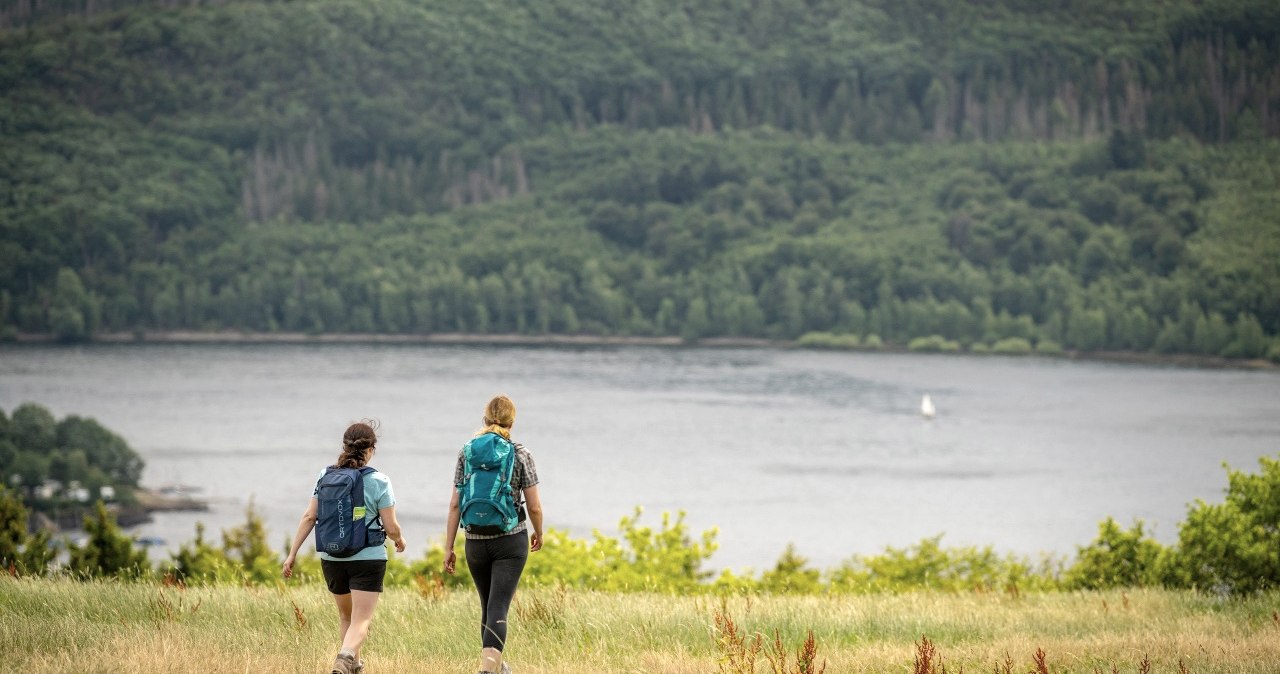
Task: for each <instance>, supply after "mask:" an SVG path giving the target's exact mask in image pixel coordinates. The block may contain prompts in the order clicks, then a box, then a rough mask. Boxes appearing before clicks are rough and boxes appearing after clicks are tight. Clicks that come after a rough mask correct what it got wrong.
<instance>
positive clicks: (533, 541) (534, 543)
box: [529, 531, 542, 552]
mask: <svg viewBox="0 0 1280 674" xmlns="http://www.w3.org/2000/svg"><path fill="white" fill-rule="evenodd" d="M541 549H542V534H540V533H538V532H536V531H535V532H533V535H532V536H530V537H529V551H530V552H537V551H539V550H541Z"/></svg>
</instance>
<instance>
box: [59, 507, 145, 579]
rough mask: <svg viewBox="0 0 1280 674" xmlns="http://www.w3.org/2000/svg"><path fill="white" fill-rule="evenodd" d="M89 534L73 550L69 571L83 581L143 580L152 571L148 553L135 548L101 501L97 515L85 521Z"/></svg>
mask: <svg viewBox="0 0 1280 674" xmlns="http://www.w3.org/2000/svg"><path fill="white" fill-rule="evenodd" d="M84 530H85V533H87V534H89V537H88V539H86V540H85V542H84V545H82V546H75V545H73V546H71V548H70V553H71V557H70V560H69V561H68V564H67V565H68V567H69V568H70V569H71V571H72V573H75V574H77V575H78V576H80V577H83V578H141V577H142V576H144V575H145V574H146V573H147V572H148V571H150V567H149V566H148V564H147V553H146V551H145V550H138V549H136V548H134V546H133V539H132V538H130V537H129V536H126V535H125V534H124V532H122V531H121V530H120V527H119V525H117V524H116V519H115V517H114V516H113V515H112V514H111V513H110V512H108V511H107V507H106V506H105V505H103V504H102V501H98V503H97V505H96V507H95V508H94V512H93V513H92V514H90V515H85V517H84Z"/></svg>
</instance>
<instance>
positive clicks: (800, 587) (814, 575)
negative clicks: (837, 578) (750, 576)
mask: <svg viewBox="0 0 1280 674" xmlns="http://www.w3.org/2000/svg"><path fill="white" fill-rule="evenodd" d="M808 563H809V560H807V559H805V558H804V557H801V556H800V555H798V554H796V548H795V545H794V544H788V545H787V549H786V550H784V551H783V553H782V556H781V557H779V558H778V563H777V564H775V565H774V567H773V568H772V569H769V570H768V571H765V572H764V575H763V576H761V578H760V584H759V588H760V589H761V590H764V591H765V592H770V593H773V594H817V593H818V592H819V591H820V590H821V589H822V585H821V582H820V576H821V572H819V571H818V570H817V569H813V568H809V567H808Z"/></svg>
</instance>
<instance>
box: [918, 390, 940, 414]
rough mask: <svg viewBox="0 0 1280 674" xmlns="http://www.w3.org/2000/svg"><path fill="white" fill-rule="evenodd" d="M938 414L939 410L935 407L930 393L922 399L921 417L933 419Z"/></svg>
mask: <svg viewBox="0 0 1280 674" xmlns="http://www.w3.org/2000/svg"><path fill="white" fill-rule="evenodd" d="M937 413H938V410H937V409H936V408H935V407H934V406H933V398H930V397H929V394H928V393H926V394H924V397H923V398H921V399H920V416H922V417H924V418H926V419H932V418H933V417H934V415H936V414H937Z"/></svg>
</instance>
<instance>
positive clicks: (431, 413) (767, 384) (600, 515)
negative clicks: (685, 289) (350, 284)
mask: <svg viewBox="0 0 1280 674" xmlns="http://www.w3.org/2000/svg"><path fill="white" fill-rule="evenodd" d="M496 393H506V394H507V395H510V396H511V397H512V398H513V399H514V400H515V402H516V405H517V407H518V420H517V423H516V426H515V432H514V435H515V438H516V439H517V440H519V441H522V442H524V443H525V444H526V445H527V446H528V447H529V449H530V451H531V452H532V453H533V456H534V458H535V460H536V462H537V466H538V473H539V475H540V477H541V480H542V484H541V487H540V489H541V492H542V497H543V503H544V509H545V511H546V517H547V524H548V526H551V527H557V528H564V529H568V530H570V531H571V532H572V533H573V534H575V535H578V536H588V535H590V533H591V530H592V529H593V528H598V529H600V530H601V531H603V532H605V533H616V527H617V524H618V520H619V519H620V518H621V517H622V516H623V515H626V514H629V513H630V512H631V511H632V510H633V508H634V507H635V506H644V507H645V512H646V514H645V517H644V519H643V520H642V522H644V523H648V524H652V525H654V526H657V524H658V523H659V522H660V515H661V513H662V512H663V511H673V512H674V511H677V510H684V511H687V513H688V518H687V521H688V523H689V524H690V526H691V529H692V530H693V532H694V533H695V534H696V533H697V532H700V531H702V530H703V529H707V528H710V527H713V526H714V527H719V530H720V534H719V539H718V540H719V542H720V545H721V547H720V550H719V551H718V552H717V553H716V555H715V556H714V557H713V558H712V560H711V565H712V566H713V567H730V568H733V569H735V570H741V569H744V568H746V567H752V568H754V569H755V570H757V571H759V570H762V569H763V568H766V567H769V566H771V565H772V564H773V562H774V561H776V560H777V558H778V556H779V555H780V554H781V553H782V551H783V550H784V548H785V547H786V546H787V544H788V543H794V544H795V546H796V549H797V551H798V552H799V553H800V554H801V555H803V556H805V557H808V558H809V559H810V561H811V563H812V564H814V565H815V566H818V567H821V568H830V567H833V566H835V565H837V564H838V563H839V562H840V561H842V560H844V559H847V558H848V557H849V556H850V555H852V554H854V553H875V552H879V551H882V550H883V549H884V547H885V546H888V545H892V546H903V545H908V544H912V543H915V542H917V541H919V540H920V539H922V538H924V537H928V536H934V535H937V534H945V535H944V537H943V544H944V545H993V546H994V547H995V548H996V549H997V550H998V551H1000V552H1014V553H1019V554H1026V555H1033V556H1034V555H1038V554H1039V553H1041V552H1046V553H1058V554H1064V555H1065V554H1072V553H1074V551H1075V548H1076V546H1078V545H1084V544H1087V543H1088V542H1089V541H1090V540H1092V539H1093V537H1094V535H1095V534H1096V532H1097V524H1098V522H1099V521H1100V520H1102V519H1103V518H1105V517H1106V516H1108V515H1111V516H1114V517H1116V518H1117V519H1118V520H1119V521H1120V522H1121V523H1123V524H1126V525H1127V524H1129V523H1130V522H1131V521H1132V520H1133V519H1134V518H1141V519H1143V520H1145V521H1146V522H1147V523H1148V525H1150V526H1152V527H1154V531H1155V535H1156V537H1157V538H1158V539H1160V540H1161V541H1164V542H1172V541H1173V540H1175V538H1176V535H1177V523H1178V522H1179V521H1181V520H1182V519H1183V517H1184V516H1185V513H1186V507H1187V504H1188V503H1190V502H1193V501H1194V500H1195V499H1198V498H1199V499H1205V500H1209V501H1220V500H1221V499H1222V496H1223V493H1224V490H1225V487H1226V473H1225V471H1224V470H1223V468H1222V463H1223V462H1224V461H1225V462H1228V463H1230V464H1231V465H1232V466H1233V467H1235V468H1243V469H1246V470H1248V471H1250V472H1253V471H1256V469H1257V458H1258V457H1259V456H1265V455H1275V453H1276V452H1277V451H1280V373H1277V372H1274V371H1263V372H1254V371H1235V370H1205V369H1188V368H1175V367H1158V366H1150V365H1128V364H1114V363H1100V362H1082V361H1071V360H1055V359H1039V358H1001V357H973V356H956V355H917V354H871V353H832V352H811V351H800V350H775V349H705V348H703V349H694V348H663V347H583V348H559V347H557V348H551V347H514V346H475V347H470V346H436V345H350V344H343V345H339V344H316V345H93V346H83V347H54V346H28V345H8V346H4V347H0V407H2V408H3V409H4V410H5V411H6V412H7V413H9V412H12V411H13V409H14V407H16V406H17V405H19V404H20V403H22V402H25V401H33V402H38V403H40V404H42V405H44V406H46V407H48V408H49V409H50V410H51V411H52V412H53V413H54V415H55V416H57V417H58V418H61V417H63V416H65V415H67V414H79V415H87V416H92V417H95V418H97V419H98V420H99V421H100V422H102V423H103V424H104V425H106V426H107V427H108V428H111V429H113V430H115V431H116V432H118V433H120V434H121V435H123V436H124V438H125V439H126V440H127V441H128V442H129V443H130V445H132V446H133V447H134V449H136V450H137V451H138V452H139V453H140V454H141V455H142V456H143V458H144V459H145V460H146V462H147V468H146V472H145V474H144V477H143V482H144V484H147V485H150V486H159V485H165V484H171V483H176V484H183V485H191V486H194V487H198V488H199V489H201V490H202V491H201V493H200V495H201V496H202V497H203V498H206V499H208V501H209V502H210V506H211V511H210V512H205V513H174V514H160V515H157V516H156V518H155V521H154V522H152V523H149V524H146V525H142V526H140V527H137V528H136V529H134V530H133V531H134V533H137V534H138V535H147V536H159V537H161V538H164V539H166V540H167V541H168V542H169V544H170V547H172V548H176V547H177V546H178V545H180V544H181V543H183V542H185V541H188V540H190V539H192V538H193V537H194V531H195V523H196V522H197V521H202V522H204V523H205V524H206V525H207V531H208V532H209V534H210V537H211V538H213V539H214V540H215V541H216V540H218V536H217V534H218V532H219V531H220V530H221V529H224V528H229V527H231V526H235V525H237V524H239V523H241V522H243V519H244V512H245V510H246V508H248V507H250V503H252V507H253V508H254V510H256V511H257V512H258V513H259V514H260V515H261V516H262V517H263V518H264V519H265V521H266V524H267V526H268V528H269V530H270V535H271V541H272V543H273V544H276V545H283V542H284V541H285V540H286V539H287V538H288V537H290V536H291V535H292V532H293V530H294V528H295V527H296V525H297V520H298V517H299V516H300V515H301V513H302V511H303V509H304V508H305V506H306V504H307V500H308V498H309V496H310V493H311V488H312V485H313V483H314V480H315V477H316V474H317V472H318V471H319V470H320V469H321V468H322V467H323V466H324V465H326V464H327V463H330V462H332V461H333V460H334V458H336V456H337V454H338V450H339V444H340V439H341V436H342V432H343V430H344V429H345V428H346V426H347V424H348V423H350V422H352V421H355V420H359V419H362V418H365V417H374V418H377V419H378V420H380V421H381V424H382V427H381V440H380V442H379V451H378V454H377V456H376V458H375V460H374V465H375V466H377V467H378V468H379V469H381V470H382V471H384V472H386V473H387V474H388V475H390V476H391V479H392V483H393V485H394V488H395V491H396V495H397V497H398V499H399V504H398V506H397V511H398V514H399V516H400V520H401V523H402V524H403V525H404V527H405V530H406V535H407V536H408V537H409V539H410V552H411V553H413V556H414V557H418V556H420V555H421V554H422V553H423V551H424V550H425V546H426V544H427V542H428V540H430V539H435V540H441V539H442V536H443V527H444V515H445V511H446V508H447V505H448V501H449V496H450V490H451V480H452V475H453V466H454V462H455V460H456V457H457V452H458V448H459V447H460V446H461V444H462V443H463V442H465V441H466V439H468V438H469V437H470V436H471V435H472V433H473V432H474V431H475V430H476V429H477V428H478V427H479V426H480V416H481V411H482V409H483V406H484V404H485V403H486V402H487V401H488V399H489V398H490V396H492V395H493V394H496ZM926 393H927V394H929V395H930V396H931V397H932V399H933V401H934V402H935V404H936V405H937V408H938V415H937V417H936V418H935V419H933V420H932V421H926V420H924V419H922V418H921V417H920V415H919V412H918V410H919V406H920V400H921V397H922V395H924V394H926Z"/></svg>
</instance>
